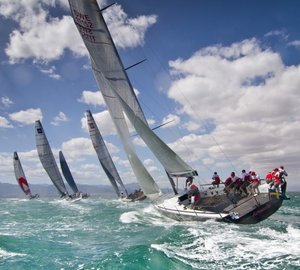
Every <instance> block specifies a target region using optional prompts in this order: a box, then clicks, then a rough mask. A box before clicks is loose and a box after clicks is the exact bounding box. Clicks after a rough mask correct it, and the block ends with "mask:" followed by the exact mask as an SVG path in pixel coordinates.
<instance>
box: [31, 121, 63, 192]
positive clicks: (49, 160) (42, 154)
mask: <svg viewBox="0 0 300 270" xmlns="http://www.w3.org/2000/svg"><path fill="white" fill-rule="evenodd" d="M35 139H36V148H37V152H38V156H39V158H40V161H41V163H42V166H43V168H44V169H45V171H46V172H47V174H48V176H49V177H50V179H51V181H52V183H53V184H54V186H55V187H56V189H57V190H58V192H59V193H60V195H61V196H65V195H68V192H67V189H66V187H65V184H64V182H63V179H62V176H61V174H60V172H59V169H58V166H57V164H56V161H55V158H54V155H53V153H52V150H51V148H50V145H49V142H48V139H47V137H46V134H45V132H44V129H43V126H42V124H41V122H40V121H39V120H37V121H35Z"/></svg>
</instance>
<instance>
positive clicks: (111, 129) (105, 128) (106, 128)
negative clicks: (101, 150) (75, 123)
mask: <svg viewBox="0 0 300 270" xmlns="http://www.w3.org/2000/svg"><path fill="white" fill-rule="evenodd" d="M92 114H93V117H94V120H95V122H96V124H97V126H98V129H99V131H100V133H101V135H102V136H105V135H109V134H116V130H115V126H114V123H113V121H112V119H111V117H110V114H109V112H108V111H102V112H99V113H92ZM81 127H82V128H83V129H84V130H85V131H86V132H89V131H88V126H87V120H86V117H83V118H81Z"/></svg>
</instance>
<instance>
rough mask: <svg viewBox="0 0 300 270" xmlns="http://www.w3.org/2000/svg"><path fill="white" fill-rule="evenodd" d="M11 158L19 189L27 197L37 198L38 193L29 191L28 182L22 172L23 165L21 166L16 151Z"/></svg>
mask: <svg viewBox="0 0 300 270" xmlns="http://www.w3.org/2000/svg"><path fill="white" fill-rule="evenodd" d="M13 160H14V172H15V176H16V180H17V182H18V184H19V186H20V188H21V190H22V191H23V192H24V194H25V195H26V196H27V197H28V199H36V198H39V194H35V195H33V194H32V193H31V190H30V188H29V184H28V182H27V180H26V177H25V174H24V171H23V167H22V164H21V161H20V159H19V156H18V153H17V152H14V156H13Z"/></svg>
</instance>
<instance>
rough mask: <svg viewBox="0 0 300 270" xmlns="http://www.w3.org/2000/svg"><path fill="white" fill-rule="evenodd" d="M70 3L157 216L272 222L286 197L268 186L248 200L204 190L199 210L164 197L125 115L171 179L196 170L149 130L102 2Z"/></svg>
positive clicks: (183, 201) (184, 200)
mask: <svg viewBox="0 0 300 270" xmlns="http://www.w3.org/2000/svg"><path fill="white" fill-rule="evenodd" d="M69 4H70V8H71V13H72V16H73V19H74V22H75V25H76V26H77V28H78V31H79V33H80V35H81V37H82V39H83V42H84V44H85V46H86V48H87V50H88V52H89V55H90V59H91V64H92V68H93V72H94V75H95V78H96V80H97V83H98V85H99V87H100V90H101V93H102V95H103V98H104V101H105V103H106V105H107V107H108V110H109V113H110V115H111V117H112V119H113V121H114V124H115V126H116V128H117V132H118V135H119V137H120V139H121V141H122V144H123V146H124V149H125V151H126V153H127V156H128V159H129V161H130V164H131V166H132V168H133V171H134V173H135V175H136V177H137V179H138V181H139V183H140V185H141V187H142V189H143V191H144V193H145V194H146V195H147V196H148V197H149V198H150V199H152V200H153V203H154V206H155V207H156V209H157V210H158V211H160V212H161V213H163V214H164V215H166V216H168V217H170V218H173V219H176V220H196V221H204V220H207V219H214V220H218V221H226V222H233V223H245V224H252V223H257V222H260V221H261V220H264V219H266V218H268V217H269V216H270V215H272V214H273V213H274V212H276V211H277V210H278V209H279V208H280V206H281V204H282V198H281V197H280V196H277V195H278V194H277V195H276V194H275V195H274V194H273V193H270V192H269V191H268V188H267V185H266V184H264V185H261V186H260V190H261V192H260V193H259V194H254V195H251V196H249V197H247V198H241V197H240V196H238V195H235V194H233V197H232V198H230V197H229V196H227V194H226V193H225V192H224V191H223V188H220V189H218V190H217V189H214V190H212V189H209V188H207V187H204V186H202V187H201V188H202V189H201V201H200V204H199V205H197V207H194V205H193V204H189V205H186V203H188V202H189V198H188V195H187V194H184V195H182V196H176V195H175V196H174V195H173V196H172V197H171V198H166V197H164V196H162V197H159V196H160V194H161V193H160V190H159V188H158V186H157V184H156V183H155V181H154V180H153V178H152V177H151V176H150V174H149V173H148V172H147V170H146V169H145V167H144V166H143V164H142V162H141V161H140V160H139V158H138V157H137V155H136V152H135V150H134V148H133V145H132V142H131V141H130V138H129V131H128V126H127V124H126V121H125V118H124V114H123V112H125V113H126V115H127V117H128V118H129V120H130V122H131V124H132V125H133V126H134V128H135V129H136V131H137V133H138V134H139V136H140V137H141V138H142V139H143V141H144V142H145V143H146V145H147V146H148V147H149V149H150V150H151V151H152V152H153V154H154V155H155V156H156V158H157V159H158V160H159V161H160V163H161V164H162V165H163V167H164V168H165V170H166V172H167V175H168V177H170V178H172V177H176V178H181V177H184V178H187V180H190V179H191V178H193V177H194V176H197V175H198V174H197V171H196V170H195V169H193V168H192V167H191V166H189V165H188V164H187V163H186V162H185V161H184V160H183V159H182V158H180V157H179V156H178V155H177V154H176V153H175V152H174V151H173V150H172V149H170V147H169V146H168V145H167V144H166V143H165V142H163V141H162V140H161V139H160V138H159V137H158V136H157V135H156V134H155V133H154V132H153V131H152V130H151V128H149V126H148V124H147V121H146V119H145V116H144V113H143V111H142V109H141V107H140V104H139V102H138V100H137V97H136V95H135V93H134V91H133V88H132V85H131V83H130V81H129V79H128V76H127V74H126V69H125V68H124V66H123V64H122V62H121V59H120V56H119V54H118V52H117V50H116V47H115V44H114V42H113V40H112V37H111V35H110V32H109V30H108V28H107V25H106V23H105V21H104V18H103V16H102V10H101V9H100V8H99V6H98V4H97V1H96V0H89V1H85V0H69ZM175 191H176V192H177V190H175ZM176 192H175V193H176ZM158 197H159V198H158ZM157 198H158V199H157Z"/></svg>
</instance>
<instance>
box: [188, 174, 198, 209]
mask: <svg viewBox="0 0 300 270" xmlns="http://www.w3.org/2000/svg"><path fill="white" fill-rule="evenodd" d="M193 180H194V178H193V177H188V178H187V180H186V186H187V189H188V196H189V197H190V198H191V206H192V208H195V206H196V205H197V204H198V203H199V202H200V199H201V198H200V192H199V189H198V187H197V186H196V185H195V184H194V183H193Z"/></svg>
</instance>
